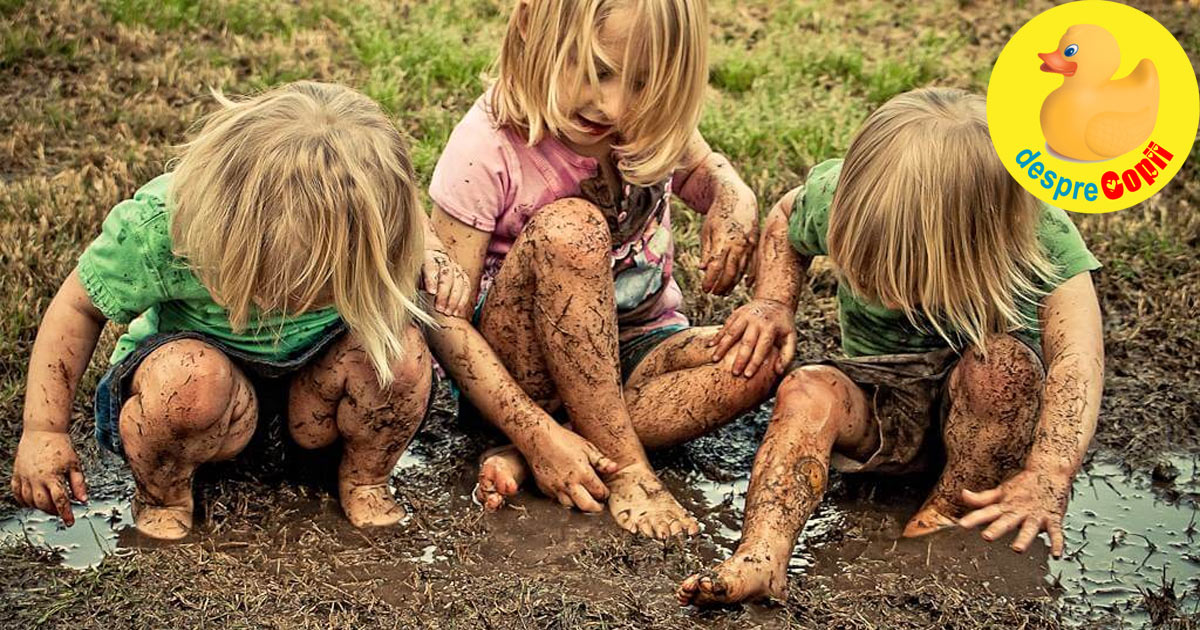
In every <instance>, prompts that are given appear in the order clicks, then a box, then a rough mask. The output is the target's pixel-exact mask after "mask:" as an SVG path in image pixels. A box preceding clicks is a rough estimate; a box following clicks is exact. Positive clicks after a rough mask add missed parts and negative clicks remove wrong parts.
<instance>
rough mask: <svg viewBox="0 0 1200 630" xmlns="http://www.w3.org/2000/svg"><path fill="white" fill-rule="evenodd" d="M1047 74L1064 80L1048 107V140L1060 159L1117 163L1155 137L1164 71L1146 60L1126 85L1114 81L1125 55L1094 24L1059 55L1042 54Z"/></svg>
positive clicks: (1076, 32)
mask: <svg viewBox="0 0 1200 630" xmlns="http://www.w3.org/2000/svg"><path fill="white" fill-rule="evenodd" d="M1038 57H1041V58H1042V62H1043V63H1042V67H1041V69H1042V71H1044V72H1056V73H1058V74H1061V75H1063V77H1064V79H1063V84H1062V87H1060V88H1058V89H1057V90H1054V91H1053V92H1051V93H1050V95H1049V96H1047V97H1046V100H1045V102H1043V103H1042V114H1041V120H1042V135H1043V136H1045V138H1046V144H1047V145H1049V146H1050V148H1051V149H1053V150H1054V151H1055V152H1056V153H1058V154H1060V155H1063V156H1066V157H1069V158H1073V159H1076V160H1084V161H1089V162H1090V161H1099V160H1107V159H1110V158H1114V157H1116V156H1118V155H1121V154H1124V153H1126V152H1128V151H1130V150H1132V149H1133V148H1134V147H1136V146H1137V145H1139V144H1141V143H1142V142H1143V141H1144V140H1146V138H1148V137H1150V132H1152V131H1154V123H1155V122H1156V121H1157V120H1158V71H1157V70H1155V68H1154V62H1152V61H1150V60H1149V59H1142V60H1141V61H1140V62H1139V63H1138V65H1137V67H1136V68H1134V69H1133V72H1131V73H1129V76H1127V77H1125V78H1123V79H1117V80H1113V79H1112V76H1113V74H1114V73H1116V71H1117V68H1118V67H1120V65H1121V49H1120V47H1118V46H1117V38H1115V37H1113V35H1112V33H1109V32H1108V31H1107V30H1105V29H1103V28H1101V27H1099V26H1096V25H1094V24H1076V25H1075V26H1072V27H1071V28H1068V29H1067V32H1066V34H1064V35H1063V36H1062V39H1061V40H1059V42H1058V49H1057V50H1055V51H1054V52H1049V53H1038Z"/></svg>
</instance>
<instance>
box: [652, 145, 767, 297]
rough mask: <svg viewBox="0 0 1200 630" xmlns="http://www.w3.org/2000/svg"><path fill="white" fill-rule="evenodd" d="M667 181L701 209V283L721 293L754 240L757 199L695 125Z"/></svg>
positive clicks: (738, 271) (747, 260) (738, 273)
mask: <svg viewBox="0 0 1200 630" xmlns="http://www.w3.org/2000/svg"><path fill="white" fill-rule="evenodd" d="M671 187H672V189H673V190H676V191H678V193H677V194H678V195H679V198H680V199H682V200H683V202H684V203H686V204H687V205H688V207H690V208H692V209H693V210H695V211H696V212H699V213H700V214H703V215H705V218H704V226H703V228H702V229H701V231H700V260H701V262H700V268H701V269H703V270H704V280H703V282H702V283H701V288H702V289H704V291H706V292H709V293H715V294H717V295H724V294H726V293H728V292H729V291H731V290H732V289H733V287H735V286H737V283H738V280H739V279H740V278H741V277H742V273H743V272H744V271H746V268H747V267H748V266H749V263H750V260H751V258H752V257H753V256H754V247H755V244H756V242H757V240H758V200H757V199H756V198H755V196H754V191H752V190H750V187H749V186H747V185H746V182H743V181H742V178H741V177H740V176H738V174H737V171H735V170H734V168H733V165H732V164H730V163H729V160H728V159H726V158H725V156H723V155H721V154H720V153H717V152H715V151H713V150H712V147H710V146H709V145H708V142H707V141H705V140H704V137H703V136H701V135H700V132H699V131H697V132H695V133H694V134H693V135H692V139H691V140H690V142H689V143H688V146H687V148H686V149H685V150H684V154H683V157H682V158H681V159H680V167H679V168H678V169H677V170H676V171H675V174H674V176H673V178H672V182H671Z"/></svg>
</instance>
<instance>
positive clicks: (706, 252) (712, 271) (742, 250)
mask: <svg viewBox="0 0 1200 630" xmlns="http://www.w3.org/2000/svg"><path fill="white" fill-rule="evenodd" d="M715 206H716V204H714V207H713V208H710V209H709V212H708V214H707V215H706V216H705V217H704V227H702V228H701V230H700V260H701V263H700V268H701V269H703V270H704V281H703V282H702V283H701V288H702V289H704V291H705V292H707V293H715V294H717V295H725V294H727V293H729V292H730V291H732V290H733V288H734V287H735V286H737V283H738V280H739V279H740V278H741V277H742V273H743V272H745V271H746V267H747V266H748V265H749V264H750V262H751V259H753V258H754V247H755V244H756V243H757V242H758V208H757V207H756V206H755V203H754V197H753V196H751V197H749V198H748V199H747V200H743V201H739V202H738V203H737V204H736V206H735V207H732V208H730V209H729V210H725V211H722V210H721V209H720V208H717V207H715Z"/></svg>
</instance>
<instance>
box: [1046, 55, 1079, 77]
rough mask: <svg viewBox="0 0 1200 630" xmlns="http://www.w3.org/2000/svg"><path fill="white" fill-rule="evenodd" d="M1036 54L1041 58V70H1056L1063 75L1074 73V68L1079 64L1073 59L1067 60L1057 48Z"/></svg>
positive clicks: (1067, 75)
mask: <svg viewBox="0 0 1200 630" xmlns="http://www.w3.org/2000/svg"><path fill="white" fill-rule="evenodd" d="M1037 56H1039V57H1041V58H1042V68H1041V70H1042V72H1057V73H1059V74H1061V75H1063V76H1065V77H1069V76H1071V75H1073V74H1075V68H1077V67H1078V66H1079V64H1077V63H1075V62H1074V61H1067V58H1066V57H1064V56H1063V54H1062V53H1060V52H1058V51H1057V50H1056V51H1054V52H1048V53H1038V54H1037Z"/></svg>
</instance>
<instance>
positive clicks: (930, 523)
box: [907, 336, 1045, 534]
mask: <svg viewBox="0 0 1200 630" xmlns="http://www.w3.org/2000/svg"><path fill="white" fill-rule="evenodd" d="M987 345H988V354H987V356H984V355H983V354H982V353H981V352H979V350H978V349H976V348H971V349H969V350H968V351H967V352H966V353H965V354H964V355H963V358H962V359H961V360H960V361H959V363H958V365H957V366H955V368H954V370H953V372H952V373H951V375H950V378H949V382H948V389H949V396H950V413H949V414H948V416H947V417H946V425H945V427H944V428H943V430H942V439H943V443H944V445H945V449H946V465H945V468H944V469H943V471H942V474H941V477H940V478H939V479H938V482H937V485H936V486H935V487H934V489H933V492H932V493H931V494H930V496H929V498H928V499H927V500H926V502H925V505H923V506H922V507H921V509H920V510H919V511H918V512H917V514H916V515H915V516H914V517H913V519H912V520H911V521H910V524H909V526H910V528H911V529H909V530H907V533H909V534H915V533H927V532H928V531H931V530H934V529H938V528H940V527H945V526H948V525H953V524H954V521H955V520H957V519H958V518H959V517H961V516H963V514H965V512H966V510H967V507H966V506H965V505H964V504H963V503H962V491H963V490H964V489H966V490H972V491H975V492H980V491H983V490H989V489H991V488H994V487H996V486H997V485H999V484H1000V482H1002V481H1004V480H1005V479H1007V478H1008V477H1010V476H1011V475H1012V474H1014V473H1015V472H1017V471H1018V470H1020V469H1021V466H1022V464H1023V463H1024V461H1025V456H1026V454H1027V453H1028V452H1029V445H1030V444H1031V443H1032V439H1033V432H1034V428H1035V426H1036V424H1037V420H1038V411H1039V404H1038V401H1039V400H1040V398H1041V391H1042V384H1043V381H1044V378H1045V377H1044V375H1043V373H1042V368H1041V365H1040V363H1039V362H1038V359H1037V357H1036V355H1034V354H1033V351H1032V350H1030V349H1029V348H1028V347H1026V346H1025V345H1024V344H1023V343H1021V342H1020V341H1018V340H1017V339H1016V338H1014V337H1011V336H1002V337H996V338H992V339H990V340H988V342H987Z"/></svg>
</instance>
